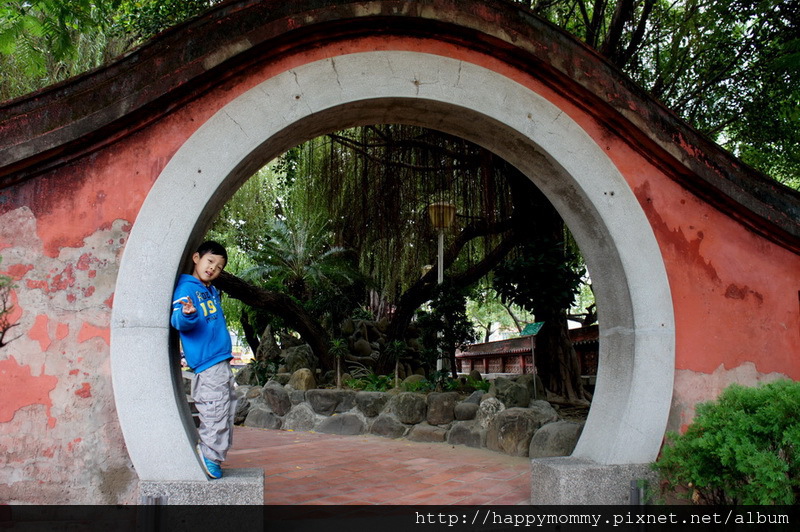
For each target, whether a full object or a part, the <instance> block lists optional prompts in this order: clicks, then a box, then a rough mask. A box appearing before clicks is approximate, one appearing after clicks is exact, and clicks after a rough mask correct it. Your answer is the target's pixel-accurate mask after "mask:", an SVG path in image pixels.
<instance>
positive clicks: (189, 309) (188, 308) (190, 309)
mask: <svg viewBox="0 0 800 532" xmlns="http://www.w3.org/2000/svg"><path fill="white" fill-rule="evenodd" d="M178 303H180V304H181V305H183V313H184V314H194V313H195V312H197V309H196V308H195V306H194V303H192V299H191V298H190V297H188V296H186V297H182V298H180V299H179V300H178Z"/></svg>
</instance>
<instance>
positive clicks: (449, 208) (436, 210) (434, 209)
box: [428, 201, 456, 229]
mask: <svg viewBox="0 0 800 532" xmlns="http://www.w3.org/2000/svg"><path fill="white" fill-rule="evenodd" d="M428 216H430V218H431V225H433V227H434V229H447V228H449V227H450V226H452V225H453V220H455V217H456V206H455V205H453V204H452V203H447V202H443V201H439V202H436V203H431V204H430V205H428Z"/></svg>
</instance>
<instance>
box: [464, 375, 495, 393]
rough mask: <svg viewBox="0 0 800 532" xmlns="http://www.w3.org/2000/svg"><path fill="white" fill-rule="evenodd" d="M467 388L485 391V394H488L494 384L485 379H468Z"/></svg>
mask: <svg viewBox="0 0 800 532" xmlns="http://www.w3.org/2000/svg"><path fill="white" fill-rule="evenodd" d="M467 386H470V387H472V388H475V389H476V390H483V391H484V392H488V391H489V388H491V387H492V383H491V382H489V381H487V380H484V379H480V380H478V379H473V378H472V377H467Z"/></svg>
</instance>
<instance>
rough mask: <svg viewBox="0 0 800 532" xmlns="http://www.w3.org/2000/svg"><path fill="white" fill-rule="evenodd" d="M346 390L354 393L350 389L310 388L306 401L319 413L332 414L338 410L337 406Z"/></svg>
mask: <svg viewBox="0 0 800 532" xmlns="http://www.w3.org/2000/svg"><path fill="white" fill-rule="evenodd" d="M345 392H349V393H351V394H352V393H353V392H352V391H349V390H308V391H307V392H306V401H308V403H309V404H310V405H311V408H313V409H314V412H316V413H317V414H322V415H323V416H330V415H333V413H334V412H336V407H337V406H338V405H339V403H340V402H341V401H342V398H343V397H344V393H345Z"/></svg>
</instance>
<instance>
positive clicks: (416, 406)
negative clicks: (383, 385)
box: [387, 392, 427, 425]
mask: <svg viewBox="0 0 800 532" xmlns="http://www.w3.org/2000/svg"><path fill="white" fill-rule="evenodd" d="M426 402H427V401H426V399H425V396H424V395H422V394H419V393H412V392H402V393H399V394H397V395H395V396H394V397H392V398H391V399H389V404H388V405H387V409H389V411H390V412H391V413H393V414H394V415H396V416H397V419H398V420H399V421H400V422H401V423H406V424H409V425H413V424H416V423H421V422H422V421H424V420H425V413H426V410H427V405H426Z"/></svg>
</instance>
